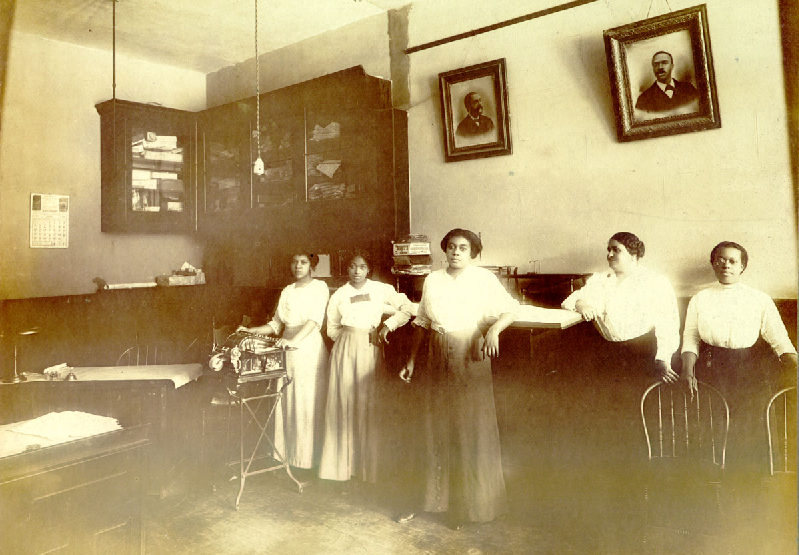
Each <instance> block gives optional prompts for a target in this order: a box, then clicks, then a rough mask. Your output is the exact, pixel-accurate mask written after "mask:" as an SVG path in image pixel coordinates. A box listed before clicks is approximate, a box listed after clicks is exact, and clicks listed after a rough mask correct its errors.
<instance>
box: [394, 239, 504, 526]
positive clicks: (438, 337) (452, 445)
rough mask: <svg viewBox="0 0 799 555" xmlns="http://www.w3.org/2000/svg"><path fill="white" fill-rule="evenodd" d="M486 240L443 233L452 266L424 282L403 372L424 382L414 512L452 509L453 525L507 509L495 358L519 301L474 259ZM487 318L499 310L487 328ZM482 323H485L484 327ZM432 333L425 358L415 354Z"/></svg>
mask: <svg viewBox="0 0 799 555" xmlns="http://www.w3.org/2000/svg"><path fill="white" fill-rule="evenodd" d="M482 248H483V246H482V243H481V241H480V238H479V237H478V236H477V235H475V234H474V233H473V232H471V231H468V230H465V229H453V230H452V231H450V232H449V233H447V235H446V236H445V237H444V238H443V239H442V240H441V249H442V250H443V251H444V252H445V253H446V255H447V263H448V267H447V268H446V269H443V270H438V271H435V272H433V273H432V274H430V275H429V276H428V277H427V278H426V279H425V282H424V287H423V289H422V300H421V302H420V304H419V312H418V315H417V316H416V319H415V320H414V324H415V325H416V326H417V327H416V331H415V332H414V337H413V344H412V347H411V353H410V357H409V359H408V362H407V363H406V365H405V367H404V368H403V369H402V371H401V373H400V377H401V378H402V379H404V380H405V381H407V382H410V381H411V377H412V376H415V379H414V381H418V382H419V385H420V386H421V387H422V388H423V396H424V404H423V407H422V410H423V411H424V415H423V418H424V438H425V439H424V441H425V444H424V459H425V460H424V462H423V464H422V467H421V469H420V470H421V473H422V476H421V480H422V484H421V486H422V487H421V488H419V489H420V490H421V491H419V492H418V499H416V501H415V503H414V507H413V508H412V510H411V511H410V512H406V513H403V514H401V515H400V516H399V518H398V519H397V520H398V522H407V521H409V520H411V519H412V518H414V516H415V510H416V509H420V510H424V511H429V512H444V511H448V515H447V520H448V524H449V525H450V527H452V528H455V529H458V528H460V526H461V525H462V524H463V523H465V522H468V521H473V522H486V521H490V520H493V519H494V518H496V517H497V516H499V515H500V514H502V513H503V512H504V511H505V509H506V494H505V481H504V478H503V476H502V460H501V457H500V444H499V430H498V428H497V417H496V411H495V408H494V389H493V383H492V380H491V360H490V358H489V357H492V356H496V355H498V354H499V334H500V332H501V331H502V330H504V329H505V328H506V327H508V326H509V325H510V324H512V323H513V321H514V320H515V319H516V312H517V310H518V306H519V303H518V302H517V301H516V300H515V299H514V298H513V297H511V296H510V294H509V293H508V292H507V291H506V290H505V288H504V287H503V286H502V284H501V283H500V282H499V280H498V279H497V277H496V276H495V275H494V274H492V273H491V272H490V271H488V270H486V269H484V268H480V267H477V266H472V265H471V261H472V259H474V258H476V257H477V255H478V254H480V251H481V250H482ZM486 317H498V319H497V320H496V322H495V323H494V324H493V325H491V326H490V327H488V329H487V331H485V330H486V327H487V326H483V324H484V322H485V318H486ZM481 326H482V327H481ZM425 336H427V339H428V341H427V352H426V357H425V358H424V363H422V364H420V367H419V368H418V369H416V368H415V367H416V361H417V354H418V353H419V350H420V347H421V345H422V343H423V341H424V339H425Z"/></svg>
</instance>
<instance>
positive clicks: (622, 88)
mask: <svg viewBox="0 0 799 555" xmlns="http://www.w3.org/2000/svg"><path fill="white" fill-rule="evenodd" d="M604 37H605V53H606V55H607V61H608V70H609V71H610V88H611V93H612V95H613V104H614V108H615V110H616V132H617V134H618V138H619V140H620V141H633V140H637V139H648V138H651V137H660V136H663V135H674V134H677V133H689V132H692V131H701V130H704V129H715V128H718V127H721V117H720V115H719V103H718V97H717V94H716V79H715V75H714V73H713V57H712V55H711V51H710V33H709V31H708V23H707V10H706V7H705V4H702V5H700V6H695V7H693V8H687V9H684V10H680V11H678V12H673V13H670V14H667V15H663V16H659V17H653V18H651V19H645V20H643V21H638V22H636V23H632V24H629V25H624V26H622V27H616V28H614V29H609V30H607V31H605V33H604Z"/></svg>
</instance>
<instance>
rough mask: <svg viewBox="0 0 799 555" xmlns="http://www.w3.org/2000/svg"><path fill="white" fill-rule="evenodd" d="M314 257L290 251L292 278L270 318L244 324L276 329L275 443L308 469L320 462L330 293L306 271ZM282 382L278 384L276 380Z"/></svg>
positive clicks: (266, 330)
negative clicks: (280, 370)
mask: <svg viewBox="0 0 799 555" xmlns="http://www.w3.org/2000/svg"><path fill="white" fill-rule="evenodd" d="M318 260H319V259H318V257H315V256H313V255H312V254H308V253H298V254H295V255H294V256H293V257H292V260H291V271H292V273H293V274H294V278H295V281H294V283H292V284H291V285H288V286H286V288H285V289H283V291H282V292H281V293H280V300H279V301H278V304H277V310H275V315H274V317H273V318H272V320H271V321H270V322H269V323H268V324H266V325H263V326H258V327H253V328H244V329H245V330H246V331H249V332H253V333H260V334H265V335H280V339H279V340H278V342H277V346H278V347H286V348H290V349H291V350H289V351H288V352H287V353H286V371H287V374H288V377H289V378H291V380H292V382H291V383H290V384H289V385H288V387H286V390H285V392H284V394H283V399H282V401H281V405H282V406H281V407H279V408H280V410H275V416H274V420H273V422H274V430H273V433H274V436H273V437H274V444H275V448H276V449H277V450H278V452H279V453H280V454H282V455H283V456H284V457H285V459H286V461H287V462H288V463H289V464H290V465H291V466H293V467H296V468H303V469H310V468H312V467H314V466H316V465H318V463H319V457H320V454H321V446H322V425H323V421H324V403H325V393H326V381H327V380H326V374H327V347H326V346H325V344H324V341H323V339H322V333H321V328H322V323H323V322H324V317H325V308H326V307H327V301H328V299H329V297H330V292H329V290H328V287H327V284H326V283H325V282H323V281H321V280H318V279H313V278H312V277H311V268H313V267H315V266H316V262H318ZM281 385H282V384H281Z"/></svg>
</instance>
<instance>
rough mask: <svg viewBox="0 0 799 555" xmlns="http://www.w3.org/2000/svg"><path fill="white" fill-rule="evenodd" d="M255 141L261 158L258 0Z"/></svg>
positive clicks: (256, 8)
mask: <svg viewBox="0 0 799 555" xmlns="http://www.w3.org/2000/svg"><path fill="white" fill-rule="evenodd" d="M255 122H256V123H255V133H256V135H255V140H256V143H257V145H258V156H257V158H260V157H261V74H260V73H259V67H258V0H255Z"/></svg>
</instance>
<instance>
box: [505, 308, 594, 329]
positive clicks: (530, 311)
mask: <svg viewBox="0 0 799 555" xmlns="http://www.w3.org/2000/svg"><path fill="white" fill-rule="evenodd" d="M518 315H519V317H518V318H517V319H516V321H517V322H536V323H540V324H557V325H560V326H562V325H564V324H571V323H574V322H577V321H579V320H582V316H580V314H578V313H577V312H572V311H571V310H563V309H562V308H541V307H540V306H532V305H522V306H521V307H519V311H518Z"/></svg>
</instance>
